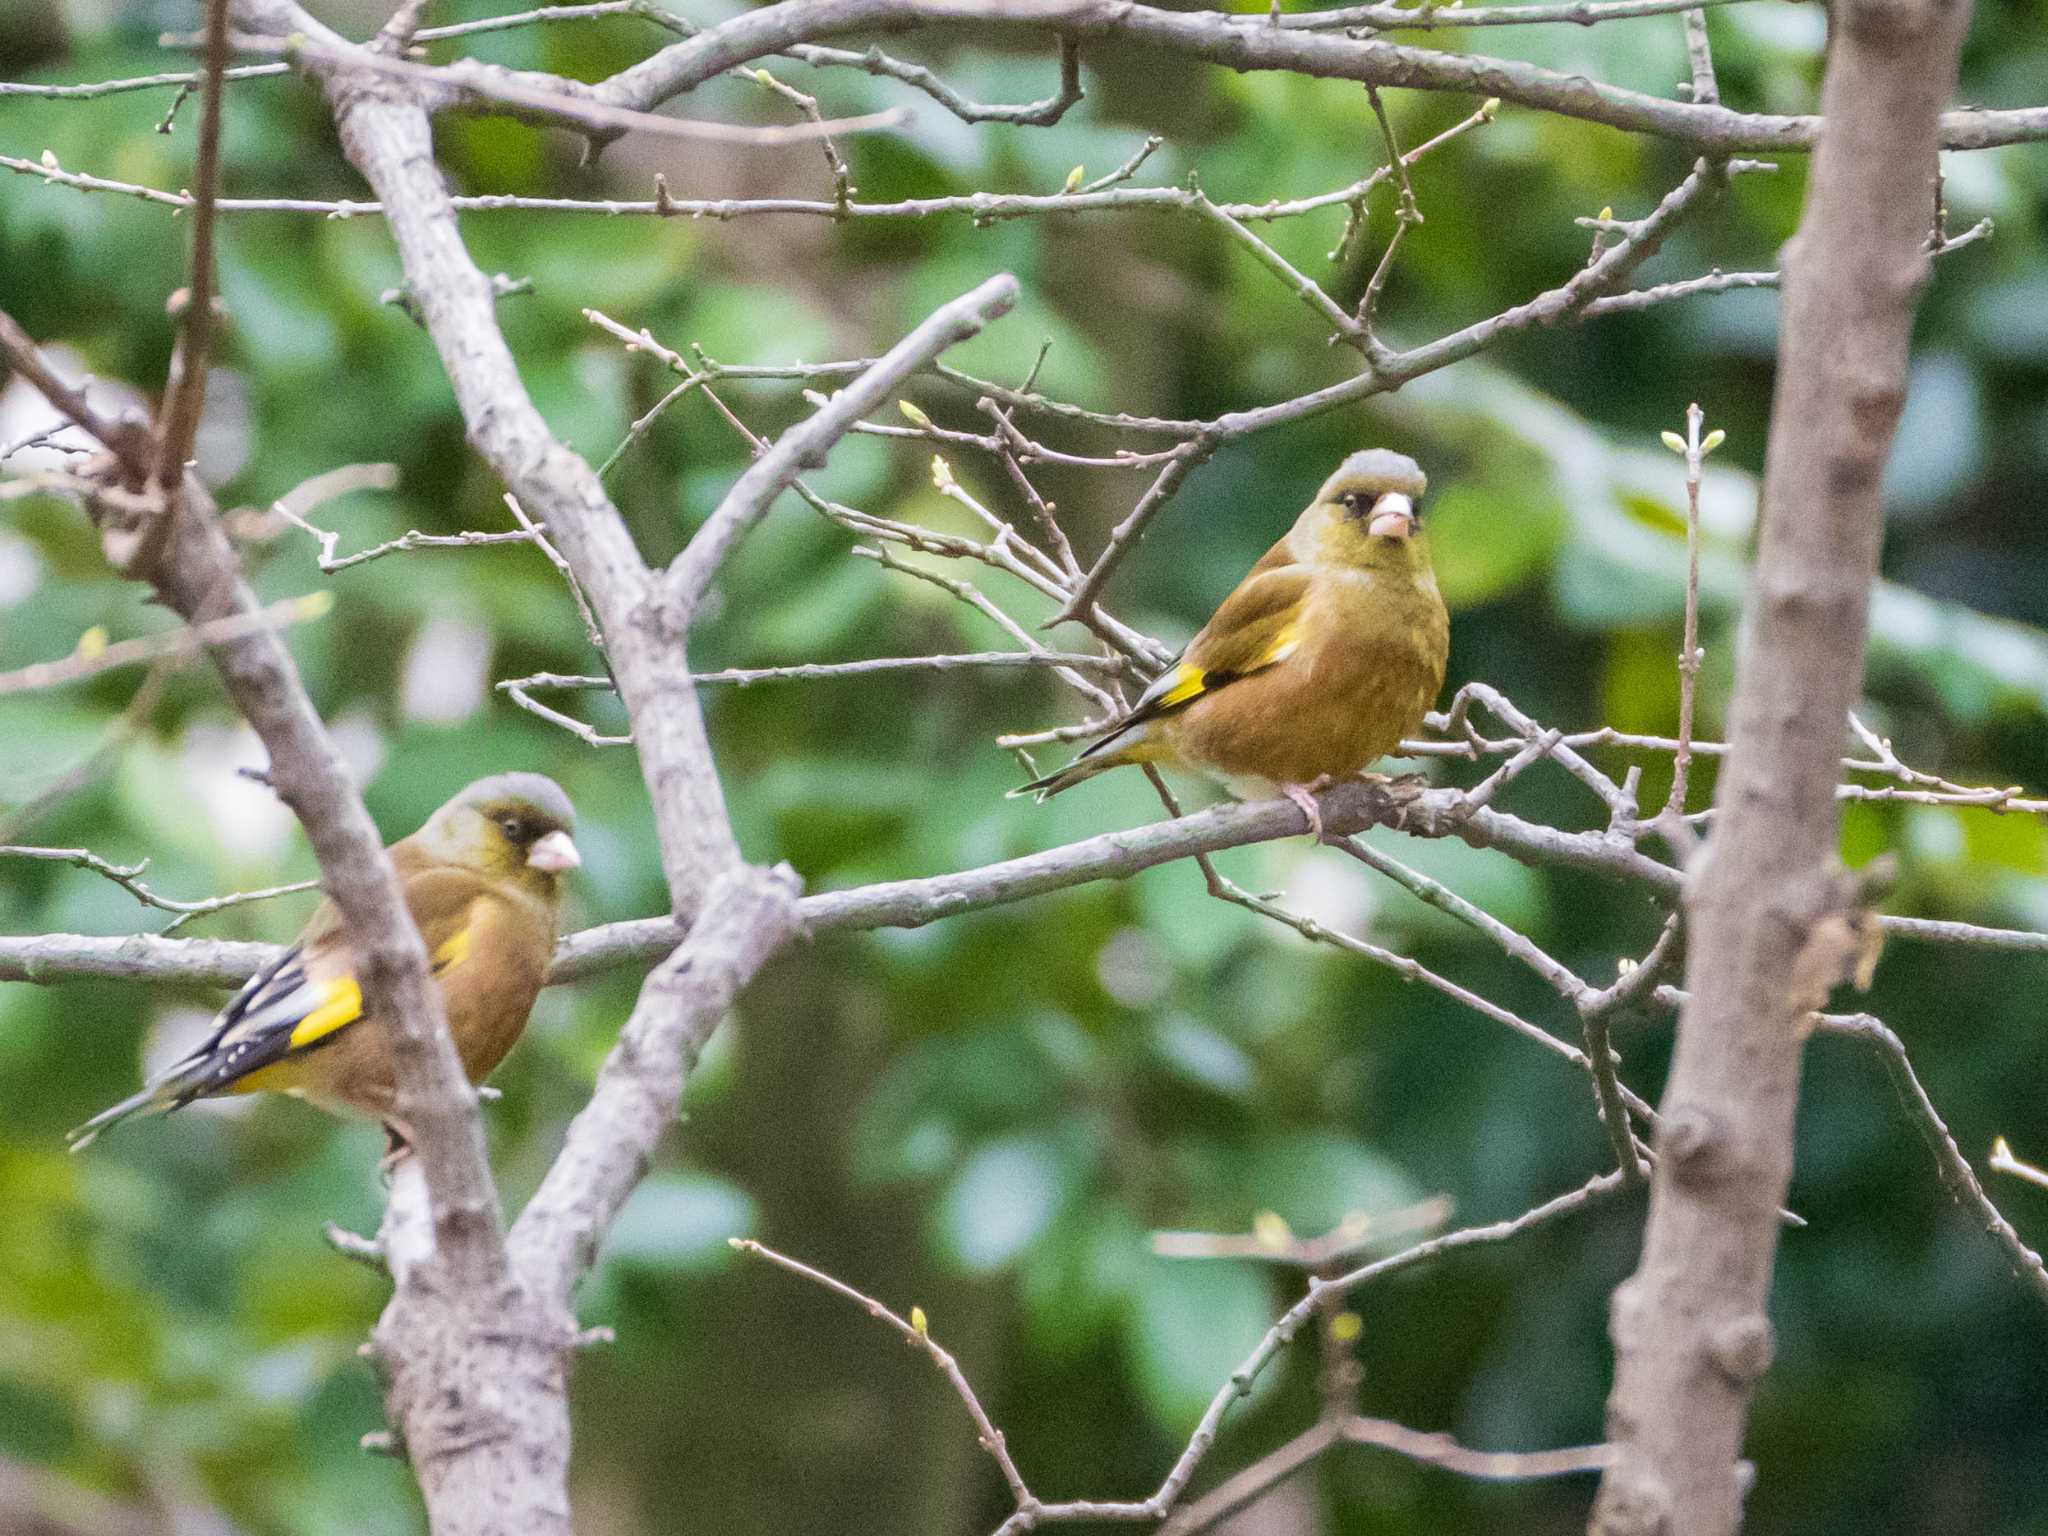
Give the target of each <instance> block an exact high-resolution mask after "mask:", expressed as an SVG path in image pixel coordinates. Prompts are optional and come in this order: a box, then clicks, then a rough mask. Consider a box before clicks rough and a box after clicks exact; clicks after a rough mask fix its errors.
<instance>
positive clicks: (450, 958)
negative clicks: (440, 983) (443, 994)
mask: <svg viewBox="0 0 2048 1536" xmlns="http://www.w3.org/2000/svg"><path fill="white" fill-rule="evenodd" d="M471 932H472V930H471V929H470V928H468V927H464V928H462V929H461V930H459V931H458V932H457V933H456V934H455V935H454V936H453V937H452V938H450V939H448V940H447V941H446V942H444V943H443V944H442V945H441V946H440V947H439V948H438V949H436V950H435V951H434V953H433V954H432V955H431V956H430V957H429V960H430V962H431V965H430V968H431V969H432V971H433V973H434V974H435V975H436V976H438V975H440V974H441V972H443V971H446V970H451V969H453V968H454V967H455V966H458V965H460V964H462V962H463V961H465V960H467V959H468V958H469V943H470V934H471Z"/></svg>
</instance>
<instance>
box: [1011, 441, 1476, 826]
mask: <svg viewBox="0 0 2048 1536" xmlns="http://www.w3.org/2000/svg"><path fill="white" fill-rule="evenodd" d="M1427 489H1428V482H1427V481H1426V480H1425V479H1424V477H1423V474H1422V471H1421V469H1420V468H1418V467H1417V466H1416V463H1415V461H1414V460H1413V459H1411V458H1409V457H1407V456H1406V455H1405V454H1399V453H1392V452H1389V451H1388V450H1387V449H1384V448H1369V449H1367V450H1365V451H1364V452H1362V453H1354V454H1352V455H1351V457H1350V458H1348V459H1346V460H1345V461H1344V462H1343V463H1342V464H1340V465H1339V466H1338V467H1337V472H1336V473H1335V474H1334V475H1332V476H1330V478H1329V479H1328V480H1327V481H1325V482H1324V483H1323V488H1322V489H1321V490H1319V491H1317V492H1316V498H1315V500H1314V501H1313V502H1311V503H1310V504H1309V506H1308V508H1307V510H1306V511H1304V512H1303V513H1302V514H1301V516H1300V517H1298V518H1296V519H1295V522H1294V526H1293V527H1292V528H1291V529H1289V530H1288V532H1287V535H1286V537H1284V538H1283V539H1281V540H1280V542H1279V543H1277V544H1275V545H1274V546H1273V547H1272V548H1271V549H1269V550H1267V551H1266V553H1265V555H1264V556H1263V557H1262V558H1261V559H1260V560H1259V562H1258V564H1256V565H1254V566H1253V567H1252V568H1251V571H1250V573H1249V574H1248V575H1247V576H1246V577H1245V579H1244V580H1243V581H1242V582H1240V583H1239V584H1238V587H1237V590H1236V591H1234V592H1232V593H1231V594H1230V596H1229V597H1227V598H1225V599H1224V601H1223V605H1222V606H1221V607H1220V608H1218V609H1217V610H1216V614H1215V617H1213V618H1211V619H1210V620H1209V622H1208V623H1207V624H1205V625H1204V626H1203V627H1202V631H1201V633H1200V634H1198V635H1196V636H1195V638H1194V639H1193V640H1191V641H1189V642H1188V648H1187V650H1186V651H1184V652H1183V653H1182V654H1181V658H1180V660H1179V661H1178V662H1176V663H1175V664H1174V665H1173V666H1171V667H1168V668H1167V669H1166V671H1164V672H1162V673H1161V674H1160V675H1159V676H1158V677H1157V678H1155V679H1154V680H1153V682H1152V686H1151V687H1149V688H1147V689H1146V690H1145V692H1144V693H1143V694H1142V695H1141V696H1140V697H1139V699H1138V701H1137V703H1135V704H1134V705H1132V706H1131V708H1130V710H1129V711H1128V712H1127V713H1125V714H1124V715H1123V717H1122V718H1121V719H1119V720H1117V721H1115V722H1114V723H1112V724H1111V725H1110V726H1109V728H1108V729H1107V730H1106V731H1105V732H1104V733H1103V734H1102V735H1101V736H1100V737H1098V738H1097V739H1096V741H1095V742H1094V744H1093V745H1091V746H1090V747H1089V748H1088V749H1087V750H1086V751H1085V752H1083V753H1082V754H1081V755H1080V756H1079V757H1078V758H1076V759H1075V760H1074V761H1073V762H1071V763H1069V764H1068V765H1067V766H1066V767H1064V768H1062V769H1060V770H1059V771H1058V772H1057V773H1052V774H1048V775H1046V777H1044V778H1042V779H1038V780H1035V781H1034V782H1032V783H1030V784H1026V785H1024V786H1023V787H1022V788H1021V789H1016V790H1013V791H1011V793H1012V794H1013V795H1024V794H1036V795H1037V796H1038V798H1039V799H1041V800H1043V799H1045V798H1046V797H1047V796H1049V795H1056V794H1058V793H1059V792H1060V791H1061V790H1063V789H1070V788H1072V787H1073V786H1074V785H1076V784H1078V783H1080V782H1081V781H1082V780H1083V779H1089V778H1093V777H1094V776H1095V775H1096V774H1098V773H1101V772H1103V771H1105V770H1106V769H1110V768H1117V767H1121V766H1122V765H1123V764H1125V763H1162V764H1166V765H1169V766H1183V767H1188V768H1193V769H1196V770H1197V771H1199V772H1202V773H1206V774H1208V775H1209V776H1210V777H1212V778H1215V779H1219V780H1221V781H1222V782H1223V783H1224V784H1225V785H1226V786H1227V787H1228V788H1229V789H1230V790H1231V791H1232V792H1233V793H1234V794H1237V795H1239V796H1240V797H1242V798H1245V799H1266V798H1271V797H1272V796H1273V795H1275V794H1284V795H1286V796H1287V797H1288V798H1289V799H1291V800H1293V801H1294V802H1295V803H1296V804H1297V805H1299V806H1300V807H1301V808H1302V810H1303V811H1305V812H1306V813H1307V814H1308V818H1309V825H1310V830H1311V831H1312V832H1313V833H1315V834H1316V835H1317V836H1320V835H1321V833H1322V817H1321V813H1320V812H1319V811H1318V810H1317V808H1316V802H1315V798H1314V792H1315V790H1317V789H1319V788H1321V787H1322V786H1323V785H1325V784H1328V783H1330V782H1331V781H1333V780H1336V779H1344V778H1349V777H1351V776H1352V775H1354V774H1357V773H1359V772H1361V771H1363V770H1364V769H1365V768H1366V767H1367V766H1368V765H1369V764H1371V763H1372V762H1374V761H1376V760H1377V759H1379V758H1381V757H1384V756H1385V755H1386V754H1387V753H1389V752H1391V751H1392V750H1393V749H1394V747H1395V746H1396V745H1397V744H1398V743H1399V742H1400V740H1401V738H1402V737H1404V736H1407V735H1409V734H1411V733H1412V732H1413V731H1414V730H1415V728H1416V727H1417V726H1419V725H1420V724H1421V723H1422V717H1423V715H1424V714H1426V713H1427V712H1428V710H1429V706H1430V705H1431V704H1432V703H1433V702H1434V701H1435V699H1436V695H1437V691H1438V690H1439V689H1440V688H1442V687H1443V681H1444V662H1445V658H1446V655H1447V653H1448V652H1449V649H1450V618H1449V616H1448V615H1447V614H1446V613H1445V611H1444V600H1443V597H1442V596H1441V594H1439V593H1438V591H1437V587H1436V574H1435V572H1434V571H1433V570H1431V568H1430V563H1429V547H1428V544H1427V542H1426V540H1425V539H1424V536H1423V533H1422V530H1421V527H1420V523H1419V516H1420V509H1421V506H1422V499H1423V493H1424V492H1425V491H1426V490H1427Z"/></svg>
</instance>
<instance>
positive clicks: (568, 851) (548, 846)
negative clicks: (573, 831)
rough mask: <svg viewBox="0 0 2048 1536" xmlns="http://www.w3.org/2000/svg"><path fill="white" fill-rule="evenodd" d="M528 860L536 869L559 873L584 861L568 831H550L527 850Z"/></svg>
mask: <svg viewBox="0 0 2048 1536" xmlns="http://www.w3.org/2000/svg"><path fill="white" fill-rule="evenodd" d="M526 862H527V864H528V865H529V866H531V867H532V868H534V869H539V870H545V871H546V872H547V873H548V874H551V875H558V874H560V873H561V872H562V871H563V870H565V869H574V868H576V866H577V865H579V864H581V863H582V862H583V855H582V854H580V853H578V852H577V851H576V844H575V842H574V841H573V840H572V839H571V838H570V836H569V834H568V833H566V832H550V833H549V834H548V835H547V836H546V837H543V838H541V839H540V840H539V841H538V842H536V843H535V844H534V845H533V846H532V847H531V848H529V849H527V850H526Z"/></svg>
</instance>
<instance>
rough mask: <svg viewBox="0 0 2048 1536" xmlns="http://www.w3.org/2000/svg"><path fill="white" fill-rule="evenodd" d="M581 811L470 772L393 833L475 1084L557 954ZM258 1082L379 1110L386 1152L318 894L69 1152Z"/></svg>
mask: <svg viewBox="0 0 2048 1536" xmlns="http://www.w3.org/2000/svg"><path fill="white" fill-rule="evenodd" d="M575 823H576V812H575V810H574V809H573V808H572V807H571V806H570V804H569V797H568V796H567V795H565V794H563V793H562V790H561V787H560V786H559V785H557V784H556V783H555V782H554V780H552V779H547V778H543V777H541V775H539V774H537V773H503V774H499V775H497V776H496V777H494V778H488V779H479V780H478V781H477V782H476V783H474V784H472V785H470V786H469V787H468V788H467V789H465V790H463V791H462V793H460V794H458V795H457V796H456V797H455V798H454V799H452V800H450V801H449V802H448V803H447V804H446V805H444V806H442V807H441V808H440V809H439V810H438V811H436V812H434V814H433V815H432V816H430V817H428V818H427V822H426V825H425V826H423V827H421V828H420V829H419V831H417V832H415V833H413V835H412V836H410V837H408V838H405V839H403V840H402V841H400V842H397V843H394V844H392V845H391V848H390V854H391V863H392V866H393V868H394V869H395V870H396V871H397V873H398V878H399V883H400V887H401V889H402V891H403V893H404V896H405V904H406V908H407V910H408V911H410V912H411V914H412V920H413V922H414V923H415V924H416V925H417V926H418V928H419V931H420V937H421V939H423V940H424V941H425V943H426V948H427V955H428V958H429V961H430V963H431V966H432V969H433V975H434V979H435V981H436V982H437V984H438V985H439V986H440V989H441V1000H442V1003H443V1004H444V1006H445V1007H446V1009H447V1012H448V1032H449V1034H450V1035H451V1036H453V1038H454V1041H455V1049H456V1053H457V1054H458V1055H459V1056H460V1057H461V1058H462V1068H463V1071H464V1072H465V1073H466V1074H467V1075H468V1077H469V1080H470V1081H471V1082H473V1083H480V1082H482V1081H483V1080H484V1078H485V1077H487V1076H489V1075H490V1073H491V1071H492V1069H494V1068H495V1067H496V1066H497V1065H498V1063H499V1062H501V1061H503V1060H504V1059H505V1054H506V1053H507V1052H508V1051H510V1050H511V1049H512V1046H513V1043H514V1042H515V1041H517V1040H518V1038H519V1035H520V1032H521V1031H522V1030H524V1029H525V1027H526V1016H527V1015H528V1014H529V1013H531V1012H532V1011H533V1001H534V999H535V997H537V996H538V995H539V993H540V987H541V981H542V978H543V977H544V976H545V975H546V974H547V967H548V960H549V958H550V957H551V956H552V955H553V954H554V948H555V921H556V914H557V911H558V909H559V907H560V905H561V881H562V876H563V875H564V874H565V873H566V872H567V871H569V870H572V869H574V868H576V867H577V865H579V864H581V863H582V862H583V860H582V858H581V856H580V855H579V854H578V853H577V851H576V844H575V842H574V840H573V839H572V838H571V836H570V834H571V832H572V831H573V829H574V827H575ZM263 1091H268V1092H272V1093H285V1094H290V1095H292V1096H293V1097H295V1098H301V1099H305V1100H307V1101H308V1102H309V1103H313V1104H317V1105H319V1106H320V1107H321V1108H322V1109H326V1110H328V1111H330V1112H333V1113H337V1114H346V1113H354V1114H359V1115H367V1116H369V1117H370V1118H372V1119H374V1120H378V1121H381V1122H383V1124H384V1125H385V1127H386V1129H387V1130H388V1131H389V1132H390V1134H391V1136H392V1139H393V1149H394V1153H395V1151H396V1149H397V1147H399V1146H400V1145H402V1144H403V1143H404V1141H405V1140H406V1136H405V1128H404V1127H403V1126H400V1125H397V1124H395V1123H394V1122H393V1120H392V1111H393V1101H394V1098H395V1096H396V1091H397V1085H396V1081H395V1078H394V1076H393V1073H392V1068H391V1060H390V1056H389V1053H388V1051H387V1049H386V1046H385V1041H384V1034H383V1031H382V1030H381V1029H380V1028H378V1027H377V1025H376V1022H375V1021H374V1020H373V1019H372V1018H371V1017H370V1016H368V1015H366V1014H365V1013H364V1011H363V994H362V988H361V987H360V986H359V985H358V983H357V980H356V975H355V957H354V955H353V954H352V953H351V951H350V948H349V940H348V935H347V933H346V932H345V931H344V930H343V928H342V923H341V913H340V912H339V911H338V910H337V909H336V907H335V905H334V903H333V902H332V901H323V902H321V903H320V905H319V907H318V908H316V909H315V911H314V913H313V916H312V919H311V920H310V921H309V922H308V923H307V924H306V927H305V931H304V932H302V933H301V934H300V935H299V938H298V941H297V942H296V943H294V944H293V945H291V946H290V947H289V948H288V949H286V950H285V952H284V953H283V954H282V955H280V956H278V957H277V959H275V960H273V961H271V962H270V963H269V964H268V965H266V966H264V967H263V968H262V969H261V970H260V971H258V972H257V973H256V974H255V975H254V976H252V977H250V978H249V980H248V982H247V983H246V984H245V985H244V986H243V987H242V990H241V991H239V992H237V993H236V994H235V996H234V998H233V1000H232V1001H230V1002H229V1003H228V1005H227V1007H226V1008H225V1009H223V1010H222V1011H221V1014H220V1016H219V1018H217V1019H216V1020H214V1025H213V1029H212V1030H211V1032H210V1033H208V1035H207V1037H206V1039H205V1040H204V1041H203V1042H202V1043H201V1044H200V1046H199V1047H198V1048H197V1049H196V1050H194V1051H192V1052H191V1053H190V1054H189V1055H187V1056H184V1057H183V1058H181V1059H180V1060H178V1061H175V1062H173V1063H172V1064H171V1065H170V1066H168V1067H166V1068H165V1069H164V1070H163V1071H161V1072H159V1073H157V1074H156V1075H155V1076H154V1077H152V1078H151V1079H150V1080H149V1082H148V1083H147V1084H146V1085H144V1087H143V1089H142V1091H141V1092H140V1093H138V1094H136V1095H134V1096H133V1097H132V1098H127V1099H123V1100H122V1101H121V1102H120V1103H119V1104H116V1105H114V1106H113V1107H112V1108H110V1109H106V1110H102V1111H101V1112H100V1113H99V1114H97V1115H95V1116H93V1117H92V1119H90V1120H88V1121H86V1123H85V1124H84V1125H81V1126H79V1127H78V1129H76V1130H74V1131H73V1132H71V1134H70V1137H69V1140H70V1142H71V1146H72V1150H73V1151H76V1150H78V1149H79V1148H81V1147H84V1146H86V1145H87V1144H88V1143H90V1142H91V1141H92V1139H93V1138H94V1137H96V1136H98V1135H99V1133H100V1132H101V1131H103V1130H105V1129H106V1128H107V1127H108V1126H111V1125H114V1124H117V1123H118V1122H120V1121H123V1120H128V1119H132V1118H136V1117H139V1116H144V1115H160V1114H167V1113H168V1112H170V1111H171V1110H174V1109H180V1108H183V1107H184V1106H185V1105H187V1104H189V1103H191V1102H192V1101H193V1100H194V1099H204V1098H212V1097H214V1096H215V1095H217V1094H230V1093H255V1092H263Z"/></svg>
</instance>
